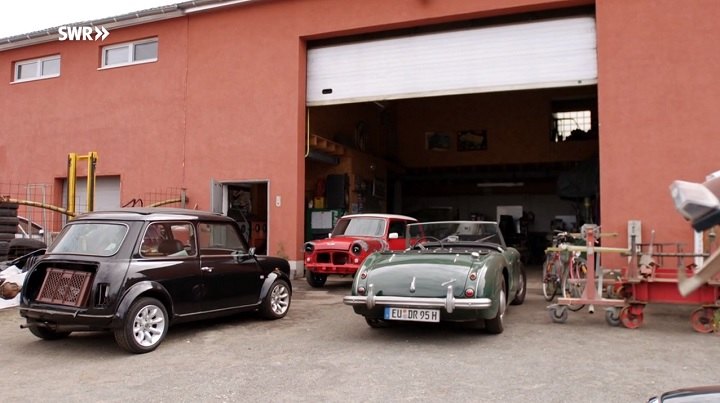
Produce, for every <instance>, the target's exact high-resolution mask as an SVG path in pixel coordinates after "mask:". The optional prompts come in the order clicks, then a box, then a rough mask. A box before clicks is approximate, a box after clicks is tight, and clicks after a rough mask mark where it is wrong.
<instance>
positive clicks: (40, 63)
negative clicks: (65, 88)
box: [13, 54, 62, 83]
mask: <svg viewBox="0 0 720 403" xmlns="http://www.w3.org/2000/svg"><path fill="white" fill-rule="evenodd" d="M49 60H57V61H58V72H57V73H55V74H45V75H43V74H42V66H43V63H44V62H47V61H49ZM32 63H36V64H37V75H36V76H34V77H28V78H22V79H21V78H20V77H19V75H18V73H19V71H20V67H21V66H25V65H28V64H32ZM61 69H62V61H61V58H60V55H59V54H57V55H52V56H46V57H40V58H37V59H26V60H19V61H17V62H15V66H14V68H13V83H24V82H27V81H36V80H44V79H47V78H55V77H60V71H61Z"/></svg>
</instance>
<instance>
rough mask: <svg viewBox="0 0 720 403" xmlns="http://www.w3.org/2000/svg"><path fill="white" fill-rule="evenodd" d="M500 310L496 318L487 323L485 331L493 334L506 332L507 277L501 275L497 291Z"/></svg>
mask: <svg viewBox="0 0 720 403" xmlns="http://www.w3.org/2000/svg"><path fill="white" fill-rule="evenodd" d="M496 295H497V301H498V310H497V315H495V317H494V318H492V319H488V320H486V321H485V330H486V331H487V332H488V333H491V334H500V333H502V332H503V330H504V321H505V309H506V308H507V293H506V291H505V277H503V276H502V275H500V281H498V291H497V294H496Z"/></svg>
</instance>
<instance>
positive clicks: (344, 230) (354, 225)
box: [332, 217, 385, 237]
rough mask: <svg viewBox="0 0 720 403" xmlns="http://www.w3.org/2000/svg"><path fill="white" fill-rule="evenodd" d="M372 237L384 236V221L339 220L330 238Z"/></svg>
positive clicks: (368, 218) (376, 219)
mask: <svg viewBox="0 0 720 403" xmlns="http://www.w3.org/2000/svg"><path fill="white" fill-rule="evenodd" d="M343 235H345V236H373V237H382V236H384V235H385V220H384V219H382V218H377V217H354V218H341V219H340V221H338V223H337V225H336V226H335V229H334V230H333V232H332V236H334V237H336V236H343Z"/></svg>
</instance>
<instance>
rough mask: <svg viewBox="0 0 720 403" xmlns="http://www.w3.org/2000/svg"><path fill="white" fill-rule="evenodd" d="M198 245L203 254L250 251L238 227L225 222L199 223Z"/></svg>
mask: <svg viewBox="0 0 720 403" xmlns="http://www.w3.org/2000/svg"><path fill="white" fill-rule="evenodd" d="M198 246H199V248H200V253H201V254H224V253H233V252H236V253H237V252H239V253H247V252H248V247H247V244H246V243H245V240H244V239H243V238H241V237H240V233H239V232H238V230H237V228H236V227H235V226H233V225H230V224H229V223H223V222H208V223H200V224H198Z"/></svg>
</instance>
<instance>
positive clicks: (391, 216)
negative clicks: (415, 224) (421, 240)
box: [341, 213, 417, 221]
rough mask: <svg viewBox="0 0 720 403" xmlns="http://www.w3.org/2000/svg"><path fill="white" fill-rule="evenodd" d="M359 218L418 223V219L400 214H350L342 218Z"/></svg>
mask: <svg viewBox="0 0 720 403" xmlns="http://www.w3.org/2000/svg"><path fill="white" fill-rule="evenodd" d="M357 217H378V218H397V219H399V220H410V221H417V219H416V218H412V217H408V216H406V215H400V214H380V213H378V214H374V213H364V214H348V215H344V216H342V217H341V218H357Z"/></svg>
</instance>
